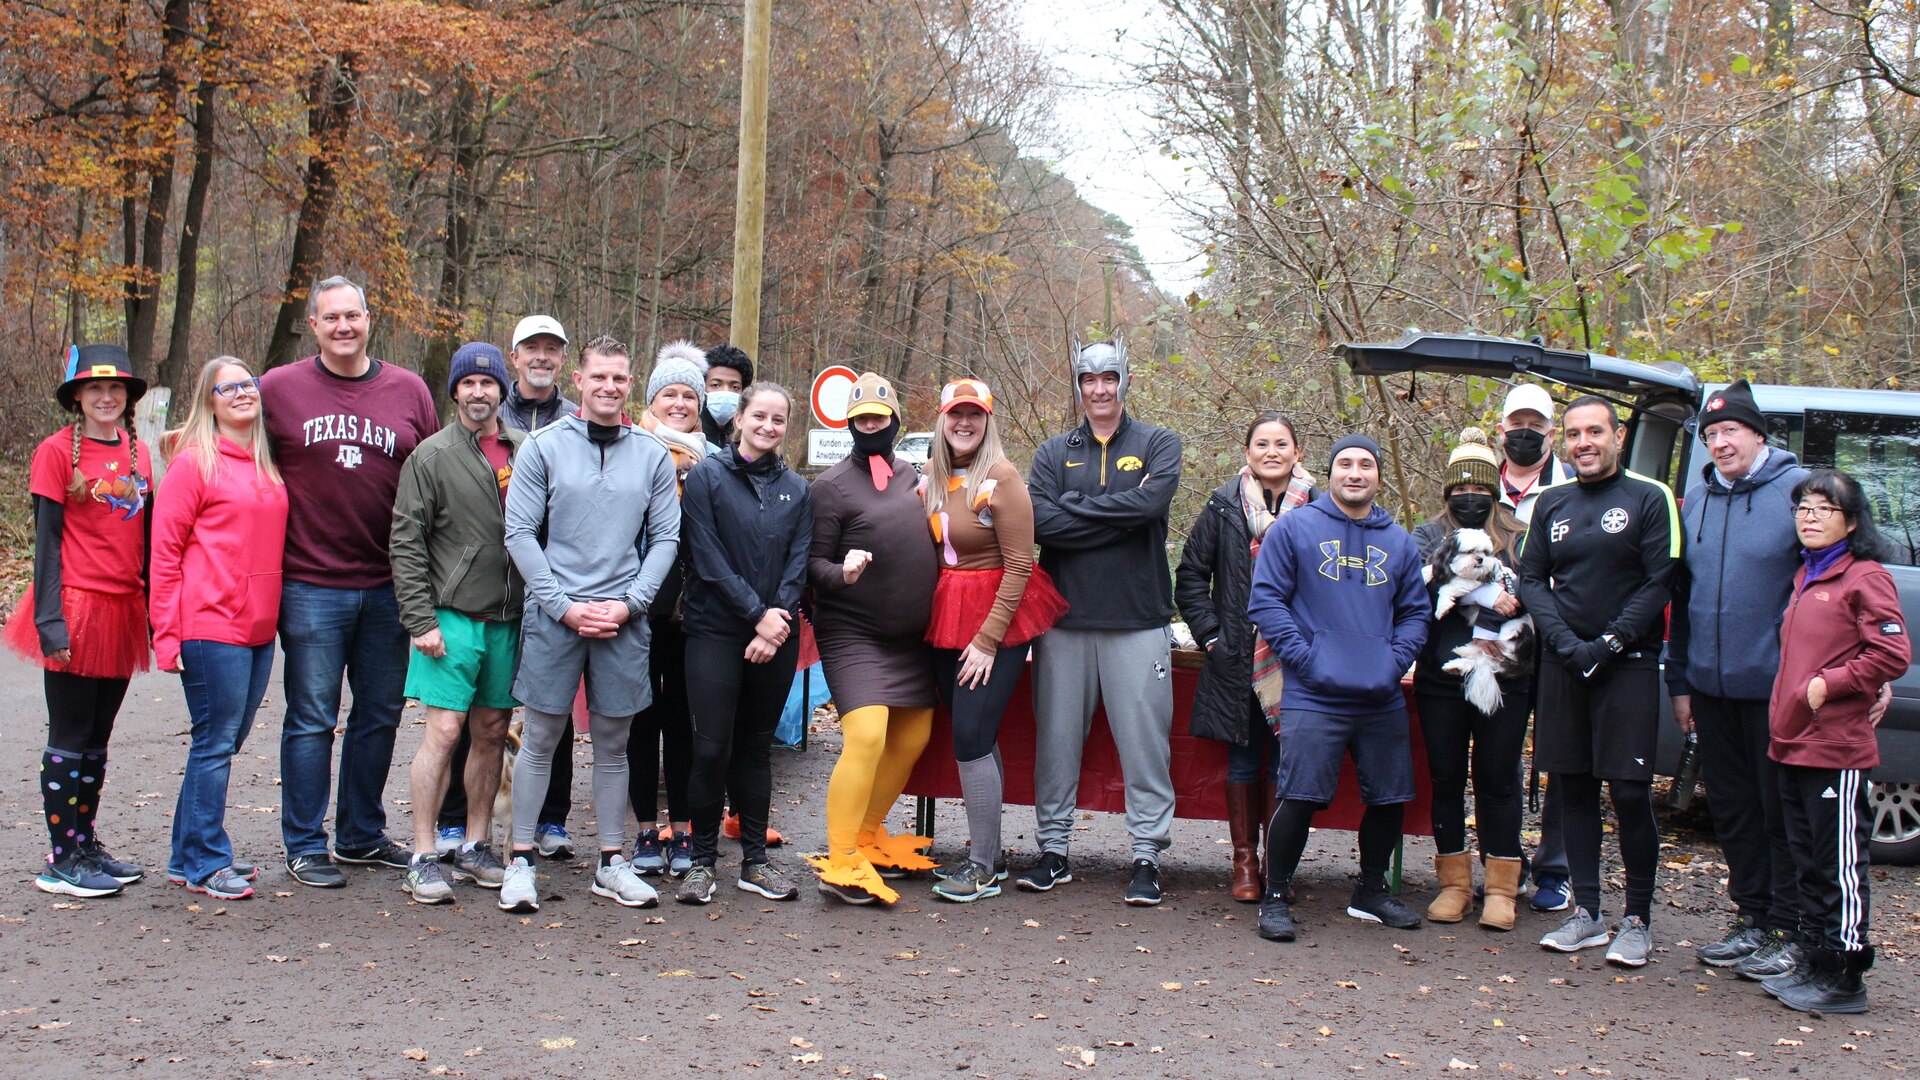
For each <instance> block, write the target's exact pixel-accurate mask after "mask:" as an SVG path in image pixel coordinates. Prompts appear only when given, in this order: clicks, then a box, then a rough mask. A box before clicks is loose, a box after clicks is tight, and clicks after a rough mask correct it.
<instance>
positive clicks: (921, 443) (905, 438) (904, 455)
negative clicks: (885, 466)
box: [893, 431, 933, 468]
mask: <svg viewBox="0 0 1920 1080" xmlns="http://www.w3.org/2000/svg"><path fill="white" fill-rule="evenodd" d="M932 453H933V432H931V431H909V432H907V433H906V434H905V435H902V436H900V439H899V441H897V442H895V443H894V444H893V456H894V457H897V458H899V459H900V460H901V461H904V462H907V463H908V464H910V465H914V466H916V467H919V468H925V467H926V464H927V456H928V455H929V454H932Z"/></svg>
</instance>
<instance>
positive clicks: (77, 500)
mask: <svg viewBox="0 0 1920 1080" xmlns="http://www.w3.org/2000/svg"><path fill="white" fill-rule="evenodd" d="M146 391H147V384H146V382H145V381H144V380H141V379H137V378H135V377H134V375H133V367H132V364H131V363H130V362H129V361H128V359H127V352H126V350H125V349H122V348H121V347H120V346H118V345H78V346H74V347H72V348H69V349H68V350H67V366H66V381H64V382H62V383H61V384H60V387H59V389H57V390H55V391H54V398H55V399H56V400H57V401H59V402H60V407H61V408H63V409H65V410H66V411H68V412H70V413H73V414H74V418H73V423H71V424H69V425H67V426H66V427H63V428H61V429H60V430H59V431H56V432H54V433H53V434H52V435H49V436H48V437H47V438H46V439H45V440H44V441H42V442H41V443H40V445H39V446H38V447H35V448H34V451H33V463H32V466H31V467H30V473H29V480H28V490H30V491H31V492H32V494H33V534H34V544H33V587H32V588H31V589H29V590H28V592H27V595H26V596H25V597H24V598H23V599H22V600H21V601H20V604H19V606H18V607H16V608H15V609H14V617H13V618H12V619H11V620H9V621H8V623H7V634H6V637H7V644H8V645H9V646H10V647H11V648H12V649H13V650H14V651H15V652H18V653H19V654H20V655H22V656H24V657H26V658H27V659H29V660H32V661H34V662H35V663H37V664H39V665H40V667H41V668H42V669H43V672H44V674H43V675H42V680H43V683H44V686H45V690H46V696H47V744H46V750H45V751H44V752H42V754H41V756H40V799H41V803H42V806H43V808H44V811H45V814H46V824H47V835H48V839H49V840H50V841H51V848H52V850H51V851H50V852H49V853H48V855H47V864H46V866H45V868H44V869H42V870H41V872H40V876H39V877H38V878H36V879H35V880H34V885H35V887H37V888H38V889H40V891H42V892H49V893H57V894H60V895H64V896H80V897H92V896H111V895H113V894H114V893H117V892H119V891H120V890H121V888H122V887H123V886H126V885H131V884H132V883H134V882H136V881H139V880H140V878H141V877H142V876H143V875H144V873H145V872H144V871H143V870H141V869H140V867H138V866H135V865H133V864H131V863H125V862H121V861H120V860H118V859H116V858H114V857H113V856H112V855H110V854H108V852H107V849H106V848H105V847H103V846H102V845H101V843H100V838H99V836H98V835H96V833H95V831H94V819H95V817H96V816H97V815H98V814H99V811H100V791H101V788H102V787H103V786H104V785H105V783H106V773H107V740H108V739H110V738H111V737H112V736H113V721H114V718H115V717H116V716H118V715H119V713H120V703H121V702H122V701H124V700H125V699H126V696H127V683H128V682H129V681H130V680H131V679H132V678H133V674H134V672H136V671H145V670H146V668H147V591H146V580H145V579H146V562H147V525H148V519H147V517H146V515H145V511H146V509H147V494H148V491H149V488H150V483H149V481H148V476H149V474H150V473H151V472H152V471H153V465H152V462H151V461H150V460H149V459H148V456H147V453H146V452H144V451H142V450H141V448H140V440H139V438H138V437H137V436H135V435H134V432H133V427H132V424H131V422H130V417H129V415H128V414H129V413H131V412H132V411H133V406H134V403H135V402H137V401H139V400H140V397H141V395H143V394H145V393H146ZM123 423H126V424H127V426H126V427H125V428H122V426H121V425H122V424H123Z"/></svg>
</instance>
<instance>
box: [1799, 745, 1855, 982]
mask: <svg viewBox="0 0 1920 1080" xmlns="http://www.w3.org/2000/svg"><path fill="white" fill-rule="evenodd" d="M1777 776H1778V777H1779V782H1780V804H1781V810H1782V813H1783V816H1784V817H1785V819H1786V827H1787V847H1788V849H1789V850H1791V851H1792V852H1793V865H1794V870H1795V873H1796V875H1797V877H1798V880H1799V883H1800V936H1801V940H1802V942H1803V943H1804V944H1805V945H1806V946H1808V947H1809V948H1815V949H1829V950H1832V951H1833V952H1842V953H1844V952H1861V951H1864V950H1865V949H1866V948H1867V947H1868V939H1867V917H1868V910H1869V909H1868V896H1867V836H1868V817H1867V773H1866V770H1864V769H1813V768H1807V767H1805V766H1801V765H1782V766H1780V767H1779V769H1778V770H1777Z"/></svg>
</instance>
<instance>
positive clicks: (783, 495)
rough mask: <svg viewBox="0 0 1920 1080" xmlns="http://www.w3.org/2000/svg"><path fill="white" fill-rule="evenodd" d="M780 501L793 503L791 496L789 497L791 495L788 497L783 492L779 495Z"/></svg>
mask: <svg viewBox="0 0 1920 1080" xmlns="http://www.w3.org/2000/svg"><path fill="white" fill-rule="evenodd" d="M780 501H781V502H792V501H793V496H791V495H788V494H787V493H786V492H784V491H783V492H781V493H780Z"/></svg>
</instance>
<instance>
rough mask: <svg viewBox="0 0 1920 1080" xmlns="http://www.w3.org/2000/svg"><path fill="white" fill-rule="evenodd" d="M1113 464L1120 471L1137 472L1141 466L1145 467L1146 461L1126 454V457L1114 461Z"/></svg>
mask: <svg viewBox="0 0 1920 1080" xmlns="http://www.w3.org/2000/svg"><path fill="white" fill-rule="evenodd" d="M1113 464H1114V467H1115V468H1117V469H1119V470H1120V471H1121V472H1139V471H1140V470H1141V469H1142V468H1145V467H1146V462H1144V461H1141V460H1140V459H1139V458H1137V457H1134V456H1133V455H1132V454H1128V455H1127V456H1126V457H1123V458H1121V459H1120V460H1119V461H1116V462H1114V463H1113Z"/></svg>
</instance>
